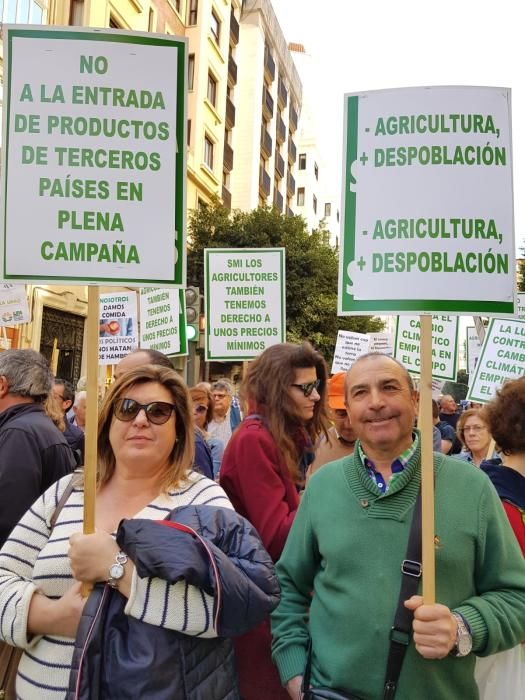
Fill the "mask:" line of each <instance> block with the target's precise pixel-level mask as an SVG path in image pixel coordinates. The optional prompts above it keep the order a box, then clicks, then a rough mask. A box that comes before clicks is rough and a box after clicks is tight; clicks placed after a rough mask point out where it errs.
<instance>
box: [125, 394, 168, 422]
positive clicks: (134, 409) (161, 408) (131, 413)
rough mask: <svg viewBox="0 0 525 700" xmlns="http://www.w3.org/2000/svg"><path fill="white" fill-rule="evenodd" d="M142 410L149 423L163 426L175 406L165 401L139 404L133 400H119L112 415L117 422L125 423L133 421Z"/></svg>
mask: <svg viewBox="0 0 525 700" xmlns="http://www.w3.org/2000/svg"><path fill="white" fill-rule="evenodd" d="M143 409H144V413H145V414H146V418H147V419H148V420H149V422H150V423H154V424H155V425H164V423H167V421H168V420H169V418H170V416H171V414H172V411H174V410H175V406H174V405H173V404H171V403H167V401H151V402H150V403H139V402H138V401H135V399H119V400H118V401H117V402H116V403H115V405H114V406H113V414H114V416H115V418H118V420H121V421H124V422H126V423H127V422H129V421H132V420H134V419H135V418H136V417H137V416H138V414H139V413H140V411H142V410H143Z"/></svg>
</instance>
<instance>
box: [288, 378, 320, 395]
mask: <svg viewBox="0 0 525 700" xmlns="http://www.w3.org/2000/svg"><path fill="white" fill-rule="evenodd" d="M321 384H322V382H321V380H320V379H316V380H315V382H307V383H306V384H292V386H296V387H297V388H298V389H300V390H301V391H302V392H303V394H304V395H305V396H310V394H311V393H312V391H313V390H314V389H319V387H320V386H321Z"/></svg>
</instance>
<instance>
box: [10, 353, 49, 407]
mask: <svg viewBox="0 0 525 700" xmlns="http://www.w3.org/2000/svg"><path fill="white" fill-rule="evenodd" d="M0 376H3V377H5V378H6V380H7V383H8V385H9V393H10V394H13V395H14V396H23V397H25V398H31V399H33V400H34V401H36V402H37V403H42V402H43V401H45V399H46V398H47V396H48V394H49V392H50V391H51V388H52V387H53V374H52V373H51V370H50V369H49V366H48V364H47V362H46V359H45V358H44V357H43V356H42V355H41V354H40V353H39V352H36V351H35V350H5V351H4V352H0Z"/></svg>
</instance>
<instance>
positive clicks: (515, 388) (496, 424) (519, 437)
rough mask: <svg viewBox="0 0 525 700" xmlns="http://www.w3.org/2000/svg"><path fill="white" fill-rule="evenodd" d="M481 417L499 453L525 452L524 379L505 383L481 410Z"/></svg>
mask: <svg viewBox="0 0 525 700" xmlns="http://www.w3.org/2000/svg"><path fill="white" fill-rule="evenodd" d="M481 417H482V418H483V420H484V421H485V423H486V424H487V425H488V427H489V430H490V433H491V435H492V437H493V438H494V440H495V441H496V445H497V446H498V448H499V450H500V452H503V454H505V455H511V454H516V453H520V452H525V377H520V378H519V379H513V380H511V381H508V382H505V384H504V385H503V386H502V387H501V389H499V391H497V393H496V398H495V399H493V400H492V401H491V402H490V403H488V404H487V405H486V406H485V407H484V408H483V409H482V410H481Z"/></svg>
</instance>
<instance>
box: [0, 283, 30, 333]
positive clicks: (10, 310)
mask: <svg viewBox="0 0 525 700" xmlns="http://www.w3.org/2000/svg"><path fill="white" fill-rule="evenodd" d="M30 320H31V316H30V315H29V307H28V305H27V293H26V288H25V286H24V285H23V284H0V326H12V325H15V324H17V323H27V321H30Z"/></svg>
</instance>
